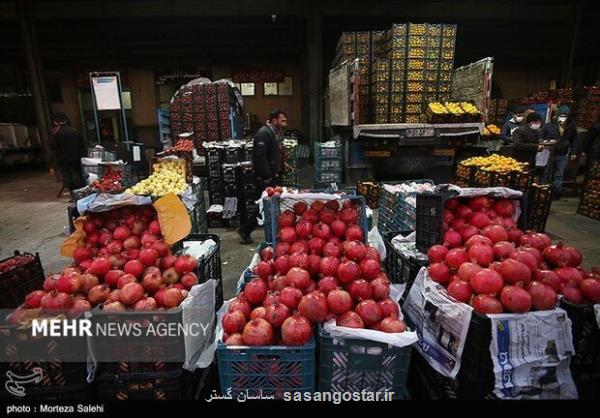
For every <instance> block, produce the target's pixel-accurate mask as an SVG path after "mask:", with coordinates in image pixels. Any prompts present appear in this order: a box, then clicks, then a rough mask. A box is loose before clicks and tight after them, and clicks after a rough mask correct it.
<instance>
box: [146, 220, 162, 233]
mask: <svg viewBox="0 0 600 418" xmlns="http://www.w3.org/2000/svg"><path fill="white" fill-rule="evenodd" d="M148 232H150V233H151V234H153V235H160V234H161V230H160V224H159V223H158V221H152V222H150V225H148Z"/></svg>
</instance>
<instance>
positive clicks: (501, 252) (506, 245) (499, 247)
mask: <svg viewBox="0 0 600 418" xmlns="http://www.w3.org/2000/svg"><path fill="white" fill-rule="evenodd" d="M493 250H494V258H495V259H496V260H500V261H502V260H504V259H505V258H507V257H508V256H509V255H510V254H511V253H512V252H513V251H515V245H514V244H513V243H512V242H508V241H499V242H497V243H495V244H494V247H493Z"/></svg>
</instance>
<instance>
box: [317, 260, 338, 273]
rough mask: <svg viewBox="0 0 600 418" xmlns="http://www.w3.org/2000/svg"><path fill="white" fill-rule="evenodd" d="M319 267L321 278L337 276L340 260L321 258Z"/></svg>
mask: <svg viewBox="0 0 600 418" xmlns="http://www.w3.org/2000/svg"><path fill="white" fill-rule="evenodd" d="M320 267H321V274H322V275H323V276H337V274H338V269H339V267H340V260H339V259H338V258H336V257H323V258H322V259H321V266H320Z"/></svg>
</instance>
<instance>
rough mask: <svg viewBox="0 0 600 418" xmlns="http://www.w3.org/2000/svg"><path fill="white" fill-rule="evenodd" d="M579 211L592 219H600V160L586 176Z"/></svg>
mask: <svg viewBox="0 0 600 418" xmlns="http://www.w3.org/2000/svg"><path fill="white" fill-rule="evenodd" d="M583 190H584V191H583V194H582V195H581V201H580V202H579V208H578V209H577V213H579V214H580V215H584V216H587V217H588V218H592V219H600V162H595V163H594V164H593V165H592V166H591V167H590V170H589V171H588V173H587V175H586V178H585V187H584V188H583Z"/></svg>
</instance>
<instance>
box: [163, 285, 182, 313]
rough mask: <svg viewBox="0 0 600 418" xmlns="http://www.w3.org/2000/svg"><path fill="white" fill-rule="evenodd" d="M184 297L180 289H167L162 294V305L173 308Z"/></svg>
mask: <svg viewBox="0 0 600 418" xmlns="http://www.w3.org/2000/svg"><path fill="white" fill-rule="evenodd" d="M184 298H185V296H184V294H183V292H182V291H181V290H179V289H175V288H171V289H167V290H165V293H164V296H163V301H162V305H163V306H164V307H165V308H167V309H168V308H174V307H176V306H179V304H180V303H181V302H183V299H184Z"/></svg>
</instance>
